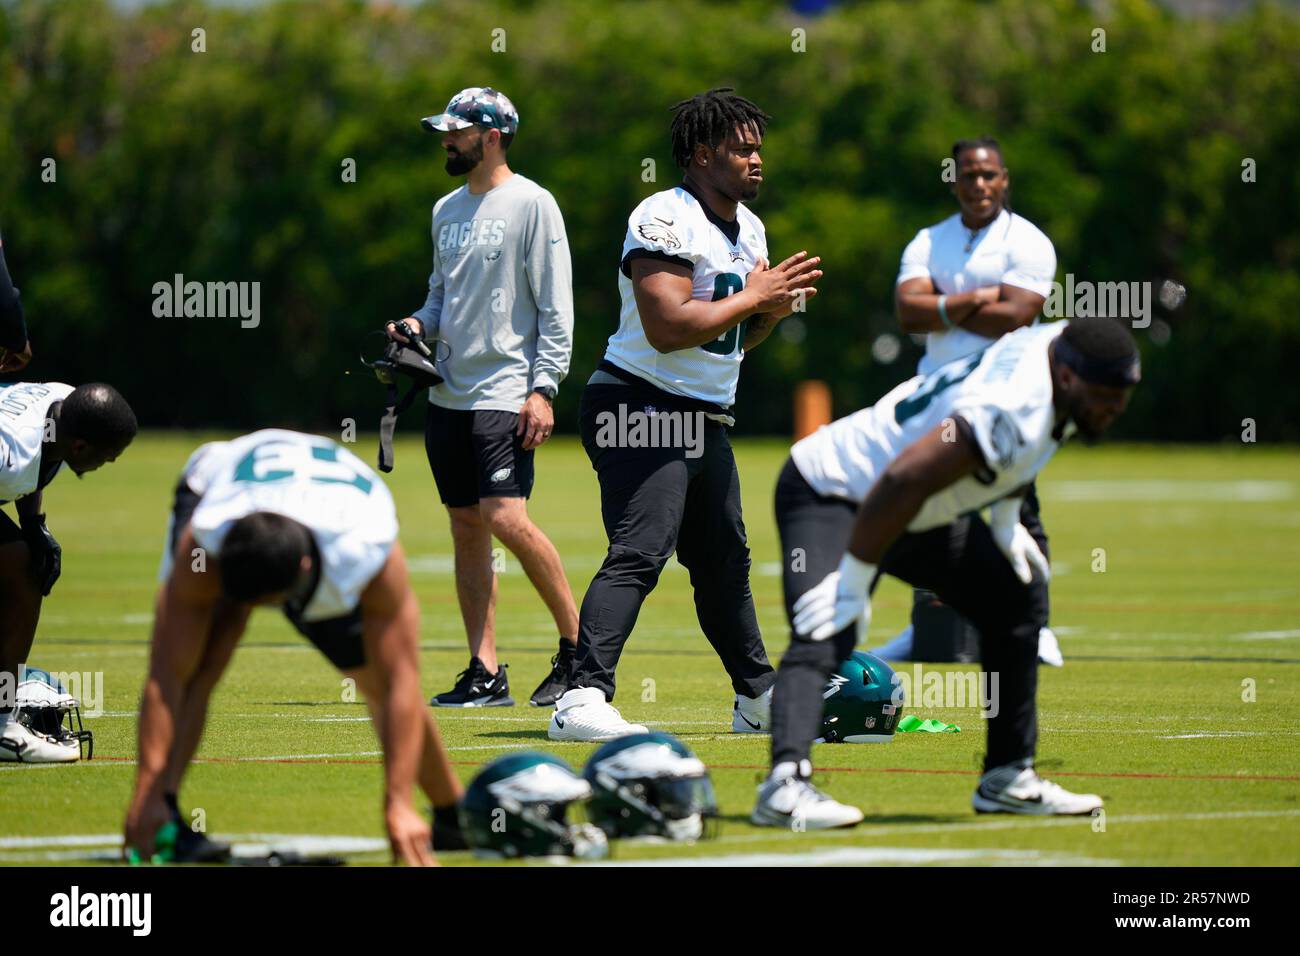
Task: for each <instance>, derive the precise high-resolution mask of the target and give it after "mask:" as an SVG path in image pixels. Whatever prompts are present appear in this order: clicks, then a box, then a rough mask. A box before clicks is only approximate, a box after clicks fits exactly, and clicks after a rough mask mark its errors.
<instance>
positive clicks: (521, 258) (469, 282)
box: [414, 173, 573, 412]
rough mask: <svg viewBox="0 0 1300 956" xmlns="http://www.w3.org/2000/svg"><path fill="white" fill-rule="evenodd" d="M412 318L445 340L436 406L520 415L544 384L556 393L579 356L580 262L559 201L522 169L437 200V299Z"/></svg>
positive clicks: (433, 393) (432, 395) (433, 277)
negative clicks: (573, 255) (576, 303)
mask: <svg viewBox="0 0 1300 956" xmlns="http://www.w3.org/2000/svg"><path fill="white" fill-rule="evenodd" d="M414 315H415V317H416V318H417V319H419V320H420V321H421V322H423V323H424V329H425V336H426V338H429V339H435V338H436V339H440V340H442V341H443V342H444V343H445V347H443V348H439V349H438V350H437V351H438V363H437V364H438V371H439V373H440V374H441V375H442V376H443V378H445V379H446V381H445V382H444V383H443V384H442V385H438V386H435V387H434V388H431V389H429V401H431V402H433V403H434V404H436V405H441V406H442V407H444V408H454V409H464V410H468V409H494V410H497V411H507V412H517V411H519V409H520V408H521V407H522V406H523V404H524V399H525V398H527V397H528V393H529V392H531V391H532V390H533V389H534V388H536V387H538V386H539V385H549V386H551V387H553V388H558V387H559V384H560V382H561V381H563V379H564V376H565V375H567V374H568V371H569V359H570V358H571V357H572V354H573V265H572V263H571V261H570V259H569V240H568V237H567V236H566V234H565V231H564V219H563V218H562V217H561V215H560V208H559V206H557V205H556V203H555V199H554V197H552V196H551V194H550V193H549V192H547V191H546V190H545V189H543V188H542V187H541V186H539V185H538V184H537V183H535V182H533V181H532V180H531V179H529V178H528V177H526V176H521V175H519V174H518V173H516V174H514V175H513V176H511V177H510V178H509V179H507V180H506V181H505V182H504V183H502V184H501V185H500V186H497V187H496V188H495V189H491V190H489V191H488V192H486V193H483V194H482V195H478V196H476V195H473V194H472V193H470V191H469V189H468V188H467V187H466V186H461V187H460V188H459V189H457V190H456V191H455V192H452V193H448V194H447V195H446V196H443V197H442V198H441V199H439V200H438V202H437V203H436V204H435V205H434V207H433V272H432V273H431V274H430V276H429V295H428V298H427V299H426V300H425V302H424V306H423V308H421V309H420V310H419V311H418V312H416V313H414ZM448 351H449V354H448Z"/></svg>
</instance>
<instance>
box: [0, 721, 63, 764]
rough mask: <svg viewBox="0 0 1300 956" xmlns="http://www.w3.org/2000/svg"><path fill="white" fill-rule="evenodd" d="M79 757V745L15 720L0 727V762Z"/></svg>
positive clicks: (30, 761)
mask: <svg viewBox="0 0 1300 956" xmlns="http://www.w3.org/2000/svg"><path fill="white" fill-rule="evenodd" d="M80 759H81V747H79V746H78V745H77V744H76V743H75V742H74V743H73V745H72V746H68V745H66V744H62V743H59V741H57V740H54V739H53V738H51V737H47V736H45V735H44V734H41V733H37V732H36V731H34V730H31V729H29V728H28V727H26V726H24V725H23V724H21V723H19V722H18V721H17V720H10V721H9V722H8V723H7V724H5V725H4V727H3V728H0V762H6V763H72V762H73V761H75V760H80Z"/></svg>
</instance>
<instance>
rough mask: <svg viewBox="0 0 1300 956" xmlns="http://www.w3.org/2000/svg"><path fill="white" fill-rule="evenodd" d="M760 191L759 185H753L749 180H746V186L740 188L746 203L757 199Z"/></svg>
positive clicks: (741, 195) (741, 196)
mask: <svg viewBox="0 0 1300 956" xmlns="http://www.w3.org/2000/svg"><path fill="white" fill-rule="evenodd" d="M758 189H759V187H758V184H757V183H751V182H750V181H749V180H748V179H747V180H745V185H743V186H741V187H740V198H741V199H742V200H744V201H745V202H749V201H750V200H751V199H757V198H758Z"/></svg>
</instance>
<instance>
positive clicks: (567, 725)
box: [547, 88, 822, 741]
mask: <svg viewBox="0 0 1300 956" xmlns="http://www.w3.org/2000/svg"><path fill="white" fill-rule="evenodd" d="M673 109H674V111H675V114H676V115H675V117H674V119H673V124H672V148H673V158H674V159H675V160H676V162H677V164H678V165H679V166H681V168H682V169H683V170H684V171H685V175H684V177H683V180H682V183H681V185H679V186H676V187H674V188H673V189H668V190H664V191H663V192H659V193H655V194H654V195H653V196H650V197H649V198H648V199H646V200H645V201H644V202H642V203H641V204H640V205H639V206H637V208H636V209H635V210H634V211H633V212H632V215H631V217H630V218H629V219H628V229H627V235H626V238H625V239H624V242H623V258H622V262H621V264H620V267H619V279H618V283H619V294H620V296H621V298H622V314H621V315H620V318H619V327H618V330H617V331H616V332H615V333H614V334H613V335H612V336H611V337H610V339H609V344H608V346H607V347H606V350H605V357H604V359H603V360H602V361H601V362H600V365H599V367H598V369H597V371H596V372H595V373H594V374H593V375H592V376H591V378H590V379H589V380H588V382H587V387H586V389H585V390H584V391H583V393H582V401H581V405H580V413H581V434H582V443H583V447H584V448H585V449H586V451H587V455H588V457H589V458H590V459H591V463H592V466H593V467H594V468H595V470H596V474H597V476H598V478H599V481H600V503H601V517H602V518H603V519H604V523H605V533H606V534H607V535H608V537H609V551H608V553H607V554H606V556H605V560H604V563H603V564H602V565H601V567H600V570H599V571H598V572H597V573H596V577H595V579H594V580H593V581H592V582H591V586H590V587H589V588H588V589H587V594H586V596H585V597H584V598H583V601H582V607H581V609H580V611H579V620H578V653H577V660H576V662H575V668H574V676H573V680H572V685H571V689H570V690H569V691H567V692H566V693H565V695H564V696H563V697H561V698H560V700H559V701H558V702H557V704H556V707H557V710H556V712H555V714H554V715H553V716H552V718H551V724H550V727H549V729H548V731H547V733H548V736H549V737H550V738H551V739H552V740H590V741H595V740H609V739H613V738H615V737H620V736H626V735H627V734H632V733H643V732H644V731H645V728H644V727H641V726H639V725H636V724H630V723H628V722H627V721H626V720H624V719H623V718H622V716H621V715H620V714H619V712H618V711H617V710H616V709H615V708H614V707H613V706H612V705H611V704H610V703H609V701H610V700H612V699H613V696H614V670H615V667H616V665H617V664H618V659H619V655H620V654H621V653H622V651H623V645H624V644H625V643H626V641H627V639H628V636H629V635H630V634H631V633H632V628H633V627H634V626H635V624H636V619H637V615H638V613H639V612H640V610H641V603H642V601H644V600H645V597H646V595H647V594H649V593H650V591H652V590H653V589H654V587H655V584H656V583H657V582H658V580H659V574H660V572H661V571H662V570H663V567H664V565H665V564H666V563H667V562H668V559H669V558H671V557H672V555H673V552H674V551H676V552H677V557H678V560H679V561H681V563H682V564H683V565H685V567H686V568H687V569H688V570H689V572H690V577H691V586H692V588H693V589H694V591H695V611H696V616H697V617H698V619H699V622H700V628H701V630H703V631H704V635H705V637H707V638H708V640H709V643H710V644H712V645H713V648H714V650H715V651H716V652H717V654H718V656H719V657H720V658H721V660H722V663H723V666H724V667H725V668H726V671H727V674H728V676H730V678H731V684H732V688H733V689H734V691H735V694H736V699H735V703H734V706H733V716H732V728H733V729H734V730H737V731H742V732H766V731H767V729H768V728H767V721H768V711H769V706H770V700H771V688H772V684H773V682H774V681H775V679H776V673H775V671H774V670H773V668H772V665H771V664H770V663H769V662H768V659H767V652H766V651H765V650H764V648H763V639H762V635H761V634H760V633H759V630H758V622H757V620H756V618H755V616H754V601H753V597H752V596H751V594H750V589H749V563H750V562H749V547H748V545H747V543H746V540H745V525H744V522H743V521H742V519H741V511H740V477H739V475H738V474H737V472H736V460H735V457H734V456H733V454H732V451H731V444H730V442H729V441H728V439H727V431H726V429H727V426H729V425H731V424H732V423H733V419H732V416H731V405H732V403H733V402H734V401H735V400H736V383H737V380H738V379H739V377H740V363H741V361H743V359H744V357H745V352H746V351H747V350H749V349H753V348H755V347H756V346H758V345H759V343H761V342H762V341H763V340H764V339H765V338H767V336H768V335H769V334H770V333H771V332H772V329H773V328H775V326H776V324H777V323H778V322H780V321H781V320H782V319H783V318H785V317H786V316H788V315H790V314H791V313H792V312H793V311H794V310H795V308H797V307H800V306H801V304H802V303H803V301H804V300H805V299H806V297H808V296H811V295H813V294H814V293H815V292H816V289H815V287H814V283H815V282H816V281H817V279H818V278H819V277H820V276H821V274H822V272H821V270H820V269H818V268H817V266H818V264H819V261H820V260H819V259H817V258H816V257H812V258H809V256H808V254H807V253H806V252H799V253H796V254H795V255H793V256H791V257H790V258H788V259H786V260H785V261H784V262H781V263H780V264H779V265H776V266H772V267H769V265H768V262H767V255H768V251H767V238H766V235H765V233H764V230H763V224H762V222H760V221H759V219H758V217H757V216H755V215H754V214H753V213H752V212H750V211H749V209H748V207H746V205H745V202H746V201H748V200H752V199H754V198H755V197H756V196H757V195H758V190H759V186H760V184H761V183H762V181H763V162H762V159H760V157H759V152H760V150H761V148H762V145H763V133H764V130H765V129H766V126H767V120H768V116H767V114H765V113H764V112H763V111H762V110H760V109H759V108H758V107H757V106H755V105H754V104H753V103H752V102H750V101H749V100H747V99H745V98H744V97H743V96H740V95H738V94H737V93H735V92H734V91H732V90H731V89H729V88H722V89H714V90H710V91H708V92H707V93H701V94H699V95H697V96H693V97H691V98H690V99H688V100H684V101H682V102H680V103H678V104H677V105H676V106H675V107H673ZM629 415H632V416H634V417H636V416H639V419H638V420H640V421H654V422H655V423H656V426H655V427H659V426H658V423H659V422H667V423H669V425H670V426H671V423H672V422H673V421H674V420H676V421H677V422H679V423H680V427H679V429H678V433H677V435H676V438H675V439H674V438H673V436H672V435H669V436H668V438H669V441H667V442H666V443H665V442H663V441H661V440H656V441H654V442H649V443H647V442H643V441H641V440H640V439H639V438H634V436H633V435H632V433H631V432H630V431H629V432H628V433H627V434H625V435H624V434H620V433H619V430H618V429H617V428H611V427H609V426H610V424H611V423H614V422H618V421H624V422H626V421H628V420H629ZM688 422H690V423H692V425H697V426H698V434H696V435H695V436H694V438H695V441H694V444H693V446H691V445H690V444H689V443H688V442H687V441H686V440H685V438H686V424H687V423H688ZM661 437H662V436H661Z"/></svg>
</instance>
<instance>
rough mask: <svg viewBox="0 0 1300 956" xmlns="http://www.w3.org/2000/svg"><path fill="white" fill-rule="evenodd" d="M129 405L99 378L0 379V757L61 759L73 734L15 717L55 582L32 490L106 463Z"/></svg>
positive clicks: (130, 415)
mask: <svg viewBox="0 0 1300 956" xmlns="http://www.w3.org/2000/svg"><path fill="white" fill-rule="evenodd" d="M135 433H136V420H135V413H134V412H132V411H131V406H130V405H128V404H127V403H126V399H124V398H123V397H122V396H121V395H120V394H118V392H117V390H116V389H114V388H112V387H111V386H109V385H102V384H90V385H82V386H79V387H77V388H73V387H72V386H71V385H63V384H61V383H59V382H43V383H37V382H20V383H17V384H14V385H5V386H0V504H5V503H7V502H9V501H13V502H14V510H15V511H17V513H18V523H16V524H15V523H14V521H13V519H12V518H10V517H9V515H8V514H6V513H5V512H4V511H0V760H3V761H17V762H20V763H69V762H72V761H74V760H77V759H79V758H80V756H81V750H80V748H79V747H78V746H77V745H76V742H75V741H72V742H71V743H61V742H59V741H58V740H56V739H54V738H51V737H47V736H45V735H43V734H41V733H38V732H37V731H35V730H32V729H31V728H28V727H25V726H24V725H23V724H22V723H21V722H19V720H18V718H17V717H16V716H15V713H14V711H15V707H16V703H17V701H16V699H15V698H14V697H13V696H11V695H12V694H13V693H14V691H15V690H16V689H17V687H18V683H19V673H18V669H19V665H21V664H23V663H24V662H25V661H26V660H27V659H28V657H27V655H28V654H29V652H30V651H31V648H32V642H33V640H35V637H36V624H37V622H38V621H39V619H40V615H41V602H42V600H43V599H44V598H45V597H47V596H48V595H49V593H50V591H51V589H52V588H53V587H54V583H55V582H56V581H58V579H59V574H60V573H61V571H62V565H63V549H62V548H61V547H59V543H58V541H56V540H55V539H54V535H52V534H51V533H50V529H49V528H47V527H46V525H45V515H44V514H43V513H42V511H41V502H42V497H43V495H42V492H43V491H44V489H45V487H46V486H47V485H49V483H50V482H51V481H53V480H54V478H55V476H56V475H58V474H59V472H60V471H62V470H63V466H64V465H67V466H68V468H69V469H70V470H71V471H72V473H73V474H75V475H76V476H77V477H78V478H80V477H81V476H83V475H85V474H86V473H87V472H91V471H94V470H96V469H97V468H100V467H101V466H103V465H104V464H105V463H107V462H111V461H116V460H117V457H118V456H119V455H120V454H122V452H123V451H125V450H126V446H127V445H129V444H131V440H132V439H133V438H135Z"/></svg>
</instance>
